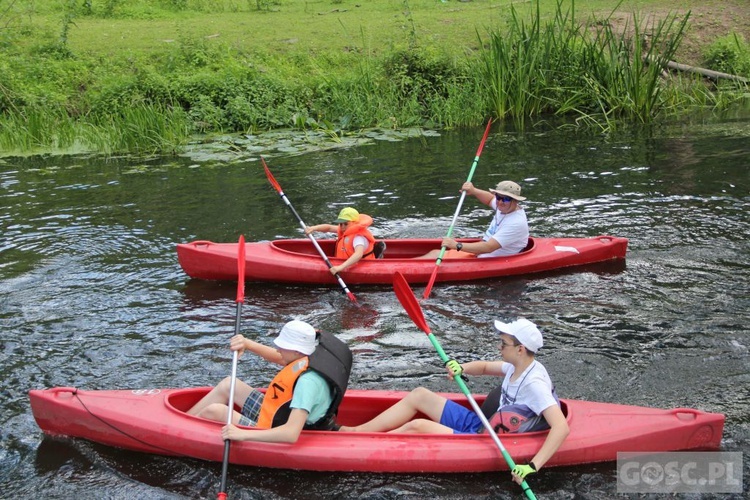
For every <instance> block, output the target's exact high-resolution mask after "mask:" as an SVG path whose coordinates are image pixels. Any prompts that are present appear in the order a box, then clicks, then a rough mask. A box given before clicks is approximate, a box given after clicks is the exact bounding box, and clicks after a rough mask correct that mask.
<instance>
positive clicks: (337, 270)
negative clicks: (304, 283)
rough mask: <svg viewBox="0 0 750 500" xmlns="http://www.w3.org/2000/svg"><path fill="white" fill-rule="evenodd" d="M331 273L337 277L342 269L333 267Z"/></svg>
mask: <svg viewBox="0 0 750 500" xmlns="http://www.w3.org/2000/svg"><path fill="white" fill-rule="evenodd" d="M329 271H330V272H331V274H333V275H334V276H336V275H337V274H338V273H339V272H340V271H341V267H339V266H331V268H330V269H329Z"/></svg>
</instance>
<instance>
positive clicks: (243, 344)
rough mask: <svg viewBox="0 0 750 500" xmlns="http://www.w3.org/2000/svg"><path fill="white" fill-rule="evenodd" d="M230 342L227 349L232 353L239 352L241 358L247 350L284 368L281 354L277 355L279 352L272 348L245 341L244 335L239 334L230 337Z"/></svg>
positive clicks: (248, 340)
mask: <svg viewBox="0 0 750 500" xmlns="http://www.w3.org/2000/svg"><path fill="white" fill-rule="evenodd" d="M230 342H231V343H230V346H229V348H230V349H231V350H233V351H239V355H240V356H242V353H243V352H244V351H246V350H247V351H250V352H252V353H253V354H255V355H257V356H260V357H261V358H263V359H265V360H266V361H270V362H271V363H276V364H277V365H281V366H284V361H283V360H282V359H281V354H279V351H277V350H276V349H275V348H273V347H269V346H267V345H264V344H260V343H258V342H256V341H254V340H250V339H247V338H245V336H244V335H241V334H238V335H235V336H234V337H232V340H231V341H230Z"/></svg>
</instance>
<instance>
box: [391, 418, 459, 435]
mask: <svg viewBox="0 0 750 500" xmlns="http://www.w3.org/2000/svg"><path fill="white" fill-rule="evenodd" d="M388 432H390V433H392V434H453V429H451V428H450V427H447V426H445V425H443V424H440V423H438V422H433V421H432V420H427V419H426V418H417V419H415V420H410V421H408V422H406V423H405V424H404V425H402V426H401V427H399V428H398V429H393V430H392V431H388Z"/></svg>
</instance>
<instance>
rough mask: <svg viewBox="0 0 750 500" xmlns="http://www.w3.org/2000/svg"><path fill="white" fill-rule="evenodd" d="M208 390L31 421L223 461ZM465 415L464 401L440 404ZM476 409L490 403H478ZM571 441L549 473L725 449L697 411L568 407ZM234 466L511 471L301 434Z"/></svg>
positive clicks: (476, 441) (119, 395)
mask: <svg viewBox="0 0 750 500" xmlns="http://www.w3.org/2000/svg"><path fill="white" fill-rule="evenodd" d="M209 390H210V388H209V387H203V388H189V389H143V390H114V391H84V390H78V389H74V388H69V387H67V388H66V387H58V388H54V389H47V390H32V391H30V393H29V397H30V399H31V408H32V411H33V413H34V418H35V419H36V421H37V424H38V425H39V426H40V427H41V428H42V430H43V431H44V432H45V433H47V434H50V435H64V436H72V437H78V438H84V439H88V440H90V441H94V442H97V443H102V444H105V445H110V446H116V447H119V448H125V449H128V450H135V451H140V452H146V453H154V454H160V455H174V456H185V457H192V458H198V459H203V460H209V461H217V462H220V461H222V458H223V450H224V442H223V441H222V439H221V428H222V426H223V424H222V423H220V422H213V421H209V420H205V419H202V418H198V417H193V416H189V415H186V414H185V413H184V411H185V410H186V409H188V408H190V407H191V406H192V405H193V404H194V403H195V402H197V401H198V400H199V399H200V398H201V397H202V396H203V395H205V394H206V393H207V392H208V391H209ZM406 394H407V393H405V392H400V391H374V390H349V391H347V393H346V396H345V397H344V401H343V402H342V404H341V407H340V410H339V419H338V420H339V423H341V424H343V425H356V424H359V423H362V422H364V421H366V420H369V419H370V418H372V417H373V416H375V415H376V414H378V413H380V412H381V411H382V410H384V409H385V408H387V407H389V406H391V405H393V404H394V403H396V402H397V401H399V400H400V399H401V398H403V397H404V396H405V395H406ZM442 395H443V396H445V397H447V398H449V399H452V400H454V401H456V402H458V403H459V404H462V405H466V400H465V398H464V396H463V395H461V394H442ZM476 400H477V402H478V403H479V404H481V403H482V401H484V396H476ZM562 404H563V409H564V412H565V414H566V415H567V419H568V424H569V426H570V435H569V436H568V438H567V439H566V441H565V442H564V443H563V445H562V446H561V447H560V449H559V450H558V452H557V453H556V454H555V455H554V457H553V458H552V459H551V460H550V461H549V462H548V463H547V466H563V465H574V464H585V463H592V462H603V461H614V460H616V459H617V452H618V451H632V452H638V451H644V452H645V451H677V450H712V449H718V448H719V445H720V442H721V436H722V432H723V429H724V415H721V414H716V413H705V412H702V411H698V410H692V409H685V408H680V409H673V410H660V409H654V408H645V407H639V406H626V405H618V404H608V403H594V402H588V401H579V400H563V401H562ZM546 435H547V433H546V432H532V433H525V434H509V435H504V436H501V438H502V441H503V444H504V445H505V447H506V448H507V449H508V452H509V453H510V455H511V456H512V457H513V459H514V460H515V461H516V462H518V463H524V462H526V461H528V460H531V459H532V458H533V456H534V454H535V453H536V452H537V451H538V449H539V447H540V446H541V444H542V442H543V441H544V439H545V437H546ZM230 462H231V463H233V464H239V465H250V466H257V467H272V468H281V469H301V470H316V471H360V472H410V473H414V472H482V471H495V470H501V469H507V468H508V466H507V464H506V463H505V460H504V459H503V457H502V455H501V454H500V452H499V450H498V448H497V446H496V445H495V443H494V441H493V440H492V439H490V438H489V437H488V436H484V435H482V434H476V435H443V434H419V435H416V434H388V433H379V432H373V433H349V432H330V431H303V432H302V435H301V436H300V438H299V440H298V441H297V443H294V444H271V443H254V442H249V441H246V442H233V443H232V447H231V454H230Z"/></svg>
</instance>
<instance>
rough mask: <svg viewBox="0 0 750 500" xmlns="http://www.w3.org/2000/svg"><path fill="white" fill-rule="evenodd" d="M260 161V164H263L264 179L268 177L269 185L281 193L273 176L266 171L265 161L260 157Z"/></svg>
mask: <svg viewBox="0 0 750 500" xmlns="http://www.w3.org/2000/svg"><path fill="white" fill-rule="evenodd" d="M260 161H261V163H263V170H265V171H266V177H268V182H270V183H271V185H272V186H273V187H274V189H275V190H276V191H278V192H279V194H280V193H281V192H282V189H281V186H280V185H279V183H278V182H276V179H275V178H274V176H273V174H272V173H271V171H270V170H269V169H268V165H266V160H264V159H263V157H262V156H261V157H260Z"/></svg>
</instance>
